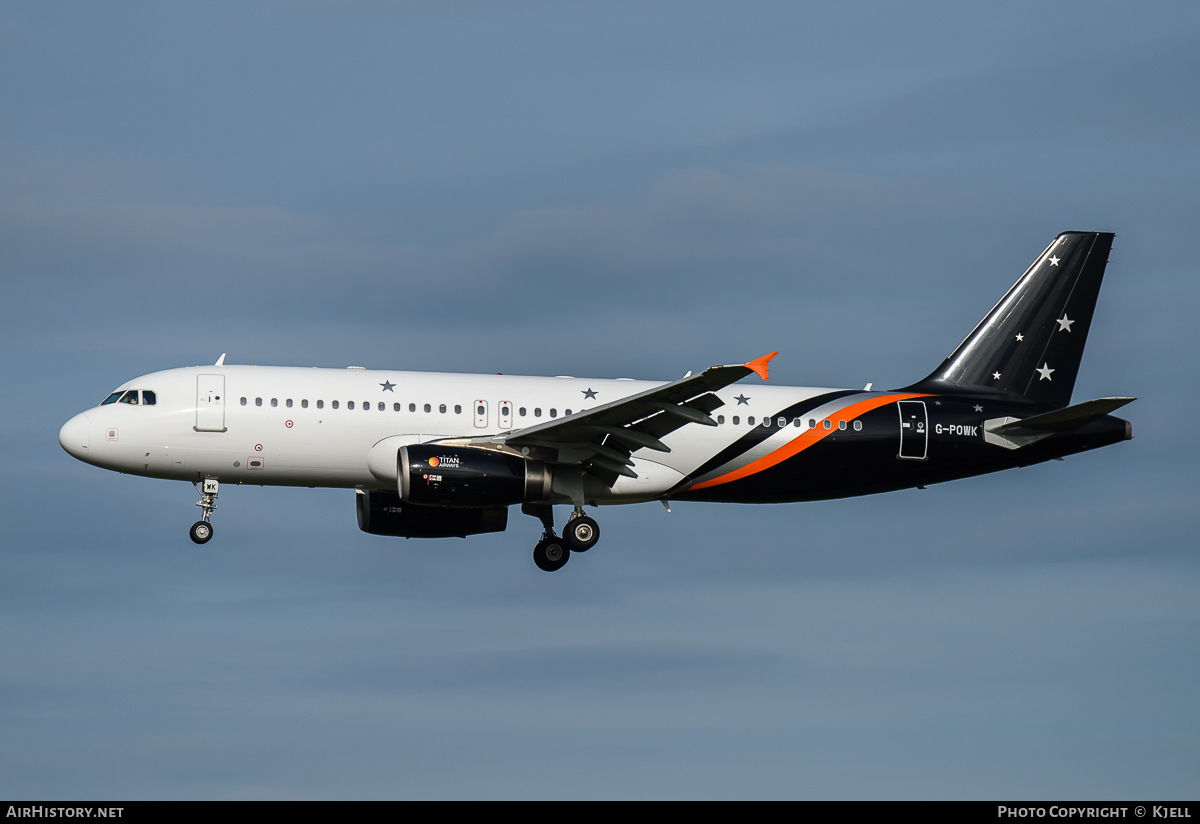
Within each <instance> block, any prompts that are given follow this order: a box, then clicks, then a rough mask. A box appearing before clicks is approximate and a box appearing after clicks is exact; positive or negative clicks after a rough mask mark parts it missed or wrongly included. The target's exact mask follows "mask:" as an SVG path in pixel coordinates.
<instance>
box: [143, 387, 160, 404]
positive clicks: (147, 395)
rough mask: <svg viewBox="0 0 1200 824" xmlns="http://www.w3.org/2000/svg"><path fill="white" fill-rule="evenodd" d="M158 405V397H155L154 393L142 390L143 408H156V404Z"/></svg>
mask: <svg viewBox="0 0 1200 824" xmlns="http://www.w3.org/2000/svg"><path fill="white" fill-rule="evenodd" d="M156 403H158V396H157V395H155V394H154V393H153V392H151V391H150V390H149V389H143V390H142V405H143V406H154V404H156Z"/></svg>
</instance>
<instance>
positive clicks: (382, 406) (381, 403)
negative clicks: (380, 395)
mask: <svg viewBox="0 0 1200 824" xmlns="http://www.w3.org/2000/svg"><path fill="white" fill-rule="evenodd" d="M383 410H384V405H383V401H380V402H379V411H380V412H382V411H383Z"/></svg>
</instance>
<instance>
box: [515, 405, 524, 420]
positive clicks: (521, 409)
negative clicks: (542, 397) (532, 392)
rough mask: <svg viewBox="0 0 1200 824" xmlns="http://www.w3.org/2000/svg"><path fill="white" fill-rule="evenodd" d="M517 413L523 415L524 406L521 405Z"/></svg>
mask: <svg viewBox="0 0 1200 824" xmlns="http://www.w3.org/2000/svg"><path fill="white" fill-rule="evenodd" d="M517 414H518V415H520V416H521V417H522V418H523V417H525V407H523V406H522V407H521V408H520V409H518V410H517Z"/></svg>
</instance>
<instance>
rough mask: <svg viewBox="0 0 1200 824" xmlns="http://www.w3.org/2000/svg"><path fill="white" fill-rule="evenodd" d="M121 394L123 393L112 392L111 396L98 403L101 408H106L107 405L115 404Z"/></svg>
mask: <svg viewBox="0 0 1200 824" xmlns="http://www.w3.org/2000/svg"><path fill="white" fill-rule="evenodd" d="M123 394H124V393H123V392H113V393H112V394H111V395H109V396H108V397H107V398H105V399H104V400H102V401H100V405H101V406H107V405H108V404H110V403H116V402H117V398H119V397H121V395H123Z"/></svg>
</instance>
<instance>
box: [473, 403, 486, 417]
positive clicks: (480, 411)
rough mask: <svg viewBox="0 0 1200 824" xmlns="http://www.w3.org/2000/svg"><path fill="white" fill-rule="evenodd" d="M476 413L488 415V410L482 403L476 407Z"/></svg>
mask: <svg viewBox="0 0 1200 824" xmlns="http://www.w3.org/2000/svg"><path fill="white" fill-rule="evenodd" d="M475 414H476V415H486V414H487V410H486V409H485V408H484V407H483V405H482V404H480V405H479V406H476V407H475Z"/></svg>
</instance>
